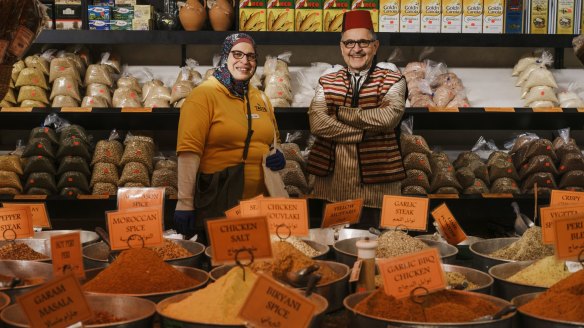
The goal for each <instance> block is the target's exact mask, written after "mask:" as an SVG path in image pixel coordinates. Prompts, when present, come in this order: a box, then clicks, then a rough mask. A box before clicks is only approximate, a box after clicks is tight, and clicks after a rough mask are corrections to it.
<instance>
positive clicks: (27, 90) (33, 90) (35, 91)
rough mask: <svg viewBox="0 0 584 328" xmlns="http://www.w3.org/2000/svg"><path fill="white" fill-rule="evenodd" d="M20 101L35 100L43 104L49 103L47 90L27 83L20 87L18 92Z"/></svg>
mask: <svg viewBox="0 0 584 328" xmlns="http://www.w3.org/2000/svg"><path fill="white" fill-rule="evenodd" d="M17 100H18V102H19V103H22V102H23V101H25V100H35V101H38V102H41V103H43V104H48V103H49V99H48V98H47V92H46V91H45V90H43V89H41V88H39V87H36V86H30V85H25V86H23V87H20V91H19V92H18V99H17Z"/></svg>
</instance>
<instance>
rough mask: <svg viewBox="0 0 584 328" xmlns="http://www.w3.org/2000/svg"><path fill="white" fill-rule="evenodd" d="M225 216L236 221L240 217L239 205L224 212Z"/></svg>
mask: <svg viewBox="0 0 584 328" xmlns="http://www.w3.org/2000/svg"><path fill="white" fill-rule="evenodd" d="M225 216H226V217H228V218H230V219H236V218H239V217H241V205H236V206H234V207H232V208H230V209H228V210H227V211H225Z"/></svg>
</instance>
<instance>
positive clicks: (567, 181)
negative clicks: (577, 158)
mask: <svg viewBox="0 0 584 328" xmlns="http://www.w3.org/2000/svg"><path fill="white" fill-rule="evenodd" d="M567 187H584V171H583V170H574V171H570V172H568V173H566V174H564V175H563V176H562V179H561V180H560V188H562V189H564V188H567Z"/></svg>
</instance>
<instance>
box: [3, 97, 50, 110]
mask: <svg viewBox="0 0 584 328" xmlns="http://www.w3.org/2000/svg"><path fill="white" fill-rule="evenodd" d="M15 104H16V103H11V102H9V101H7V100H4V99H2V100H0V108H4V107H14V105H15ZM39 104H41V105H42V106H43V107H44V106H45V104H43V103H39ZM22 107H27V106H22ZM28 107H39V106H28Z"/></svg>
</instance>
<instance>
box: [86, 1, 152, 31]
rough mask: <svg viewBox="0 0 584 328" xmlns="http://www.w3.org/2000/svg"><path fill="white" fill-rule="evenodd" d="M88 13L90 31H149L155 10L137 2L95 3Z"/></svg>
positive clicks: (89, 7)
mask: <svg viewBox="0 0 584 328" xmlns="http://www.w3.org/2000/svg"><path fill="white" fill-rule="evenodd" d="M87 11H88V19H89V29H90V30H112V31H129V30H134V31H147V30H151V29H152V26H153V17H154V9H153V8H152V6H150V5H137V4H136V0H116V1H115V3H114V1H113V0H109V1H107V0H105V1H101V0H100V1H94V5H91V6H88V9H87Z"/></svg>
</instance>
